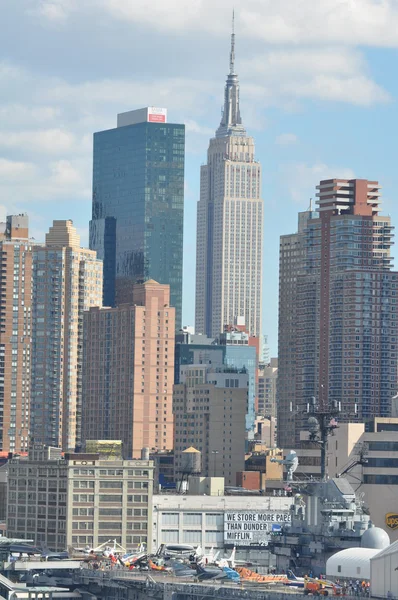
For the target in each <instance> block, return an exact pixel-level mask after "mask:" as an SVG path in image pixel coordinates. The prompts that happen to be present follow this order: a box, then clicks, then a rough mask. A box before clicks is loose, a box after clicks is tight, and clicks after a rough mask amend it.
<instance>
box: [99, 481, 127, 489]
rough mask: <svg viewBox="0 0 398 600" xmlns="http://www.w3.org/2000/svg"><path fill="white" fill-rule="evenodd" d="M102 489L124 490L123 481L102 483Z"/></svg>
mask: <svg viewBox="0 0 398 600" xmlns="http://www.w3.org/2000/svg"><path fill="white" fill-rule="evenodd" d="M100 488H101V489H105V488H109V489H110V488H112V489H122V488H123V481H100Z"/></svg>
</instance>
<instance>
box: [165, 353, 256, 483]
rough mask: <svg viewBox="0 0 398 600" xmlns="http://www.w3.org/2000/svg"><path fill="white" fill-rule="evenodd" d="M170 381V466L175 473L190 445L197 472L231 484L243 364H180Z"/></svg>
mask: <svg viewBox="0 0 398 600" xmlns="http://www.w3.org/2000/svg"><path fill="white" fill-rule="evenodd" d="M180 382H181V383H179V384H177V385H175V386H174V398H173V412H174V419H175V422H174V469H175V473H176V477H177V478H178V477H181V475H182V472H183V469H184V464H183V463H184V460H183V453H184V450H186V449H187V448H188V447H190V446H193V447H194V448H195V449H196V450H199V451H200V452H201V453H202V461H201V467H202V469H201V473H202V475H203V476H205V477H224V478H225V483H226V484H227V485H236V473H237V472H238V471H243V470H244V465H245V439H246V435H245V434H246V412H247V403H248V385H249V377H248V374H247V372H246V370H245V369H242V370H238V369H234V368H233V367H219V368H215V369H212V368H209V365H203V364H202V365H201V364H199V365H189V366H184V367H181V372H180Z"/></svg>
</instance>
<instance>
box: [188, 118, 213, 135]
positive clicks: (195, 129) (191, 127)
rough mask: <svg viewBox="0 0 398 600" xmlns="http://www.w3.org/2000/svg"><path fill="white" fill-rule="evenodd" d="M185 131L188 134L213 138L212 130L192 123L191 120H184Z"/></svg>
mask: <svg viewBox="0 0 398 600" xmlns="http://www.w3.org/2000/svg"><path fill="white" fill-rule="evenodd" d="M184 123H185V130H186V131H188V132H190V133H198V134H200V135H206V136H207V137H208V136H213V135H214V128H211V127H206V126H205V125H200V124H199V123H198V122H197V121H193V120H192V119H185V121H184Z"/></svg>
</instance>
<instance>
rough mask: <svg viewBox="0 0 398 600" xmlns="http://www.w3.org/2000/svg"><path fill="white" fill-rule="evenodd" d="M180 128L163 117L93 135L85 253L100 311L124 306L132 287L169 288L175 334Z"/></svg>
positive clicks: (124, 120) (130, 116)
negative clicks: (93, 257)
mask: <svg viewBox="0 0 398 600" xmlns="http://www.w3.org/2000/svg"><path fill="white" fill-rule="evenodd" d="M184 154H185V126H184V125H180V124H172V123H167V111H166V109H158V108H144V109H140V110H135V111H130V112H127V113H122V114H120V115H118V122H117V128H116V129H110V130H108V131H101V132H98V133H95V134H94V168H93V209H92V210H93V212H92V220H91V222H90V248H91V249H93V250H96V251H97V256H98V258H101V259H102V260H103V262H104V293H103V302H104V305H105V306H114V305H115V304H122V303H125V302H130V301H131V297H132V285H133V283H137V282H138V283H139V282H143V281H146V280H148V279H154V280H155V281H157V282H158V283H163V284H165V283H167V284H169V285H170V304H171V306H174V307H175V309H176V329H179V328H180V327H181V308H182V252H183V221H184Z"/></svg>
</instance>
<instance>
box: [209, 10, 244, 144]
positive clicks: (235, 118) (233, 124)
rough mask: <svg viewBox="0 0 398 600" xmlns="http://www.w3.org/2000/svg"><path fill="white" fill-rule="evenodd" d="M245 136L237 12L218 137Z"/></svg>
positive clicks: (233, 19)
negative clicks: (237, 53)
mask: <svg viewBox="0 0 398 600" xmlns="http://www.w3.org/2000/svg"><path fill="white" fill-rule="evenodd" d="M231 135H232V136H245V135H246V130H245V128H244V127H243V125H242V119H241V116H240V111H239V80H238V76H237V74H236V73H235V13H234V12H233V13H232V33H231V51H230V55H229V75H228V77H227V82H226V84H225V92H224V108H223V112H222V117H221V123H220V126H219V128H218V129H217V132H216V137H218V138H219V137H226V136H231Z"/></svg>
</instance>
